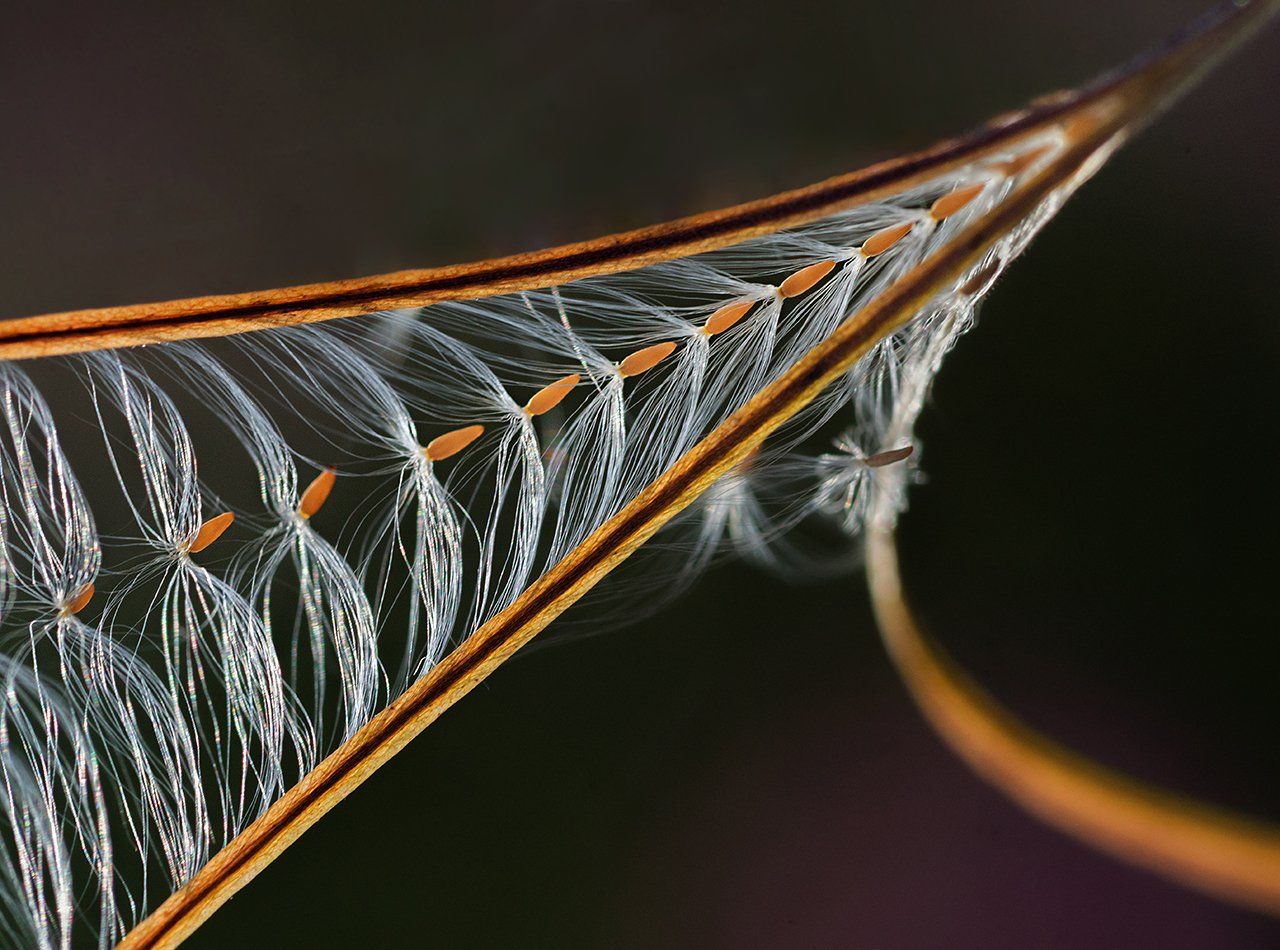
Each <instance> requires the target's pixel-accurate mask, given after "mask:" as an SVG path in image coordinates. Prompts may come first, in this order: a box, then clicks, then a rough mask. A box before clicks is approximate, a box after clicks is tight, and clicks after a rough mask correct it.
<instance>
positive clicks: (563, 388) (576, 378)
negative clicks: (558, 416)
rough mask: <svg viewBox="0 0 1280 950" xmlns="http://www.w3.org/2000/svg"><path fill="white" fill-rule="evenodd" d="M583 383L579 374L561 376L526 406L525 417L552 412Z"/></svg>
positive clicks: (534, 396) (535, 394)
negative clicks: (574, 388)
mask: <svg viewBox="0 0 1280 950" xmlns="http://www.w3.org/2000/svg"><path fill="white" fill-rule="evenodd" d="M581 381H582V377H581V376H580V375H579V374H577V373H570V374H569V375H568V376H561V377H560V378H559V379H557V380H556V381H555V382H554V383H551V384H550V385H547V386H543V387H542V388H541V389H539V390H538V391H537V392H536V393H534V394H533V398H531V399H530V400H529V401H528V402H526V403H525V404H524V411H525V415H528V416H540V415H542V414H543V413H544V412H550V411H551V410H552V409H554V408H555V407H556V406H558V405H560V403H561V402H563V401H564V397H565V396H567V395H569V393H571V392H573V387H574V386H577V385H578V383H580V382H581Z"/></svg>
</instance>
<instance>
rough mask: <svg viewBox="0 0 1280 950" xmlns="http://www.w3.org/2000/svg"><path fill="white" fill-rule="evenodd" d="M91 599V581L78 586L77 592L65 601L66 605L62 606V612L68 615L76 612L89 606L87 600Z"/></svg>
mask: <svg viewBox="0 0 1280 950" xmlns="http://www.w3.org/2000/svg"><path fill="white" fill-rule="evenodd" d="M91 600H93V582H92V581H90V582H89V583H88V584H85V585H84V586H83V587H81V588H80V591H79V593H77V594H76V595H75V596H74V597H72V598H71V600H69V601H68V602H67V605H66V606H65V607H63V608H62V612H63V614H65V615H66V616H68V617H69V616H71V615H73V614H78V613H79V612H80V611H82V610H84V609H85V608H86V607H88V606H89V601H91Z"/></svg>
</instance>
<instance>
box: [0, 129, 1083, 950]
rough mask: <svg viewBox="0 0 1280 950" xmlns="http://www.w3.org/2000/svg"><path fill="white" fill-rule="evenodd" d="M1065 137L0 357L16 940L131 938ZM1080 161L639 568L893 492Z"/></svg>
mask: <svg viewBox="0 0 1280 950" xmlns="http://www.w3.org/2000/svg"><path fill="white" fill-rule="evenodd" d="M1060 148H1061V140H1060V138H1059V137H1058V136H1056V135H1046V136H1041V137H1038V138H1031V139H1028V140H1025V141H1023V142H1021V143H1019V144H1018V146H1017V151H1016V152H1010V153H998V154H991V155H988V156H986V157H984V158H982V159H980V160H975V161H974V163H973V164H971V165H970V166H968V167H963V168H961V169H959V170H956V171H950V172H947V173H946V174H943V175H940V176H938V177H937V178H936V179H934V180H931V181H928V182H926V183H924V184H920V185H915V186H913V187H911V188H909V189H907V190H905V191H904V192H902V193H901V194H898V195H895V196H893V197H889V198H884V199H882V200H878V201H875V202H872V203H868V204H864V205H862V206H860V207H856V208H853V209H851V210H847V211H843V212H840V213H838V214H834V215H832V216H830V217H828V218H825V219H823V220H819V221H817V222H815V223H812V224H808V225H804V226H801V227H798V228H795V229H793V230H790V231H784V232H780V233H777V234H773V235H770V236H766V237H761V238H754V239H751V240H747V241H744V242H742V243H740V244H737V245H735V246H732V247H729V248H727V249H723V250H718V251H713V252H710V253H706V254H702V255H698V256H695V257H690V258H685V259H681V260H676V261H673V262H670V263H661V264H655V265H652V266H648V267H644V268H642V269H639V270H633V271H630V272H625V273H621V274H616V275H611V276H600V277H589V278H585V279H582V280H579V281H575V282H570V283H567V284H564V285H561V286H556V287H548V288H546V289H543V290H537V291H527V292H518V293H511V294H506V295H500V296H496V297H490V298H486V299H480V300H473V301H465V302H449V303H441V304H436V305H433V306H431V307H429V308H426V309H418V310H410V311H396V312H390V313H383V314H376V315H372V316H363V317H352V318H347V319H340V320H334V321H330V322H326V323H320V324H315V325H310V326H300V327H279V328H272V329H263V330H258V331H254V332H251V333H245V334H242V335H239V336H234V337H229V338H226V339H221V340H213V341H204V342H185V343H174V344H165V345H161V346H155V347H148V348H140V349H136V350H123V351H111V352H104V353H97V354H91V355H85V356H67V357H51V358H46V359H43V360H38V361H34V362H32V363H30V364H25V365H19V364H16V363H3V364H0V387H2V396H3V413H4V424H3V427H0V490H2V491H3V503H4V504H3V508H2V509H0V610H2V612H3V636H4V648H3V650H2V651H0V675H3V677H4V682H5V693H4V701H3V705H2V706H0V782H2V785H0V928H3V930H2V931H0V939H3V941H4V942H6V943H12V944H15V945H22V946H33V947H42V948H44V947H49V948H52V947H67V946H70V945H71V943H72V942H73V940H74V941H76V942H77V943H78V942H86V943H94V942H96V943H97V944H98V945H99V946H104V947H105V946H109V945H111V944H113V943H114V942H116V941H118V940H119V939H121V937H122V936H123V935H124V934H125V933H126V932H127V931H128V930H129V929H130V928H131V927H132V926H133V925H134V924H136V923H137V922H138V921H139V920H140V919H141V918H142V917H144V916H145V915H146V914H147V913H148V912H149V911H151V910H153V909H154V908H155V907H156V905H157V904H158V903H159V902H160V901H162V900H163V899H164V898H165V897H166V896H168V895H169V894H170V893H171V892H173V891H174V890H175V889H177V888H178V887H180V886H181V885H182V884H183V883H184V882H186V881H188V880H189V879H190V878H191V877H192V875H194V874H195V873H196V872H197V871H198V870H199V868H200V867H202V866H203V865H204V864H205V863H206V862H207V861H208V860H209V859H210V857H211V856H212V855H213V854H214V853H215V852H216V851H217V850H218V849H220V848H221V847H222V846H223V845H225V844H226V843H227V842H228V841H229V840H230V839H231V838H233V837H234V836H235V835H236V834H237V833H238V832H240V831H242V830H243V829H244V828H245V827H246V826H247V825H249V824H250V823H251V822H253V821H254V820H255V819H256V818H258V817H259V816H261V815H262V814H263V813H264V812H265V811H266V809H267V808H268V807H270V806H271V804H272V803H273V802H274V801H276V800H278V799H279V798H280V796H281V795H282V794H284V793H285V791H286V790H288V789H289V788H290V787H291V786H292V785H294V784H295V783H296V782H297V781H298V780H299V778H300V777H302V776H303V775H305V774H306V773H307V772H308V771H310V770H311V769H312V768H314V767H315V766H316V764H317V763H318V762H319V761H320V760H321V759H322V758H323V757H324V756H325V755H326V754H328V753H329V752H331V751H333V750H334V749H335V748H336V747H337V746H338V745H339V744H341V743H342V742H343V740H344V739H347V738H348V737H350V736H351V735H352V734H353V733H354V732H356V730H358V729H359V728H360V727H361V726H362V725H364V724H365V723H367V722H368V721H369V720H370V719H371V718H372V717H373V716H374V715H375V714H377V713H378V712H379V711H380V710H381V709H383V708H384V707H386V705H387V704H388V703H389V702H391V701H392V700H394V699H395V698H396V697H397V696H399V695H400V694H402V693H403V692H404V691H405V690H406V689H407V688H408V687H409V686H410V685H411V684H412V683H414V682H415V681H417V680H418V679H419V678H420V677H421V676H422V675H423V674H424V673H425V672H426V671H428V670H430V669H431V668H433V667H434V666H435V665H436V664H438V663H439V662H440V661H441V659H442V658H443V657H445V656H446V655H447V654H448V652H449V651H450V649H451V648H453V647H454V646H455V645H456V644H458V643H459V642H460V641H461V640H462V639H463V638H464V637H465V636H466V635H467V634H468V633H470V632H471V631H472V630H474V629H476V628H477V627H478V626H480V625H481V624H483V623H484V622H485V621H487V620H489V619H490V618H492V617H494V616H495V615H496V614H498V613H499V612H500V611H502V610H503V609H504V608H506V607H508V606H510V605H511V604H512V603H513V602H515V601H516V599H517V598H518V597H519V596H520V595H521V593H522V592H523V591H525V590H526V589H527V588H528V586H529V585H530V584H531V583H532V582H533V581H535V580H536V579H537V578H538V577H540V576H541V575H543V574H544V573H545V572H546V571H547V570H548V569H549V568H551V567H552V566H553V565H555V564H556V563H557V562H559V561H560V560H561V559H562V558H564V557H565V556H566V555H567V554H569V552H571V551H572V550H573V549H574V548H575V547H576V546H577V545H579V544H581V542H582V541H583V540H584V539H585V538H587V537H588V536H589V535H590V534H591V533H592V532H593V531H594V530H595V529H596V528H598V527H599V526H600V525H601V524H603V523H604V522H605V521H606V520H607V519H608V518H610V517H611V516H612V515H614V514H615V513H617V512H618V511H619V510H620V509H621V508H623V506H624V505H626V504H627V503H628V502H629V501H631V500H632V499H634V498H635V497H636V496H637V495H638V494H639V493H640V492H641V491H643V490H644V489H645V488H646V487H647V486H649V485H650V484H652V483H653V482H654V481H655V479H657V478H658V477H659V476H660V475H662V474H663V473H664V472H665V471H667V470H668V469H669V468H670V467H671V466H672V465H673V463H675V462H676V461H677V460H678V459H679V458H680V457H681V456H682V455H684V453H686V452H687V451H689V450H690V449H691V448H692V447H693V446H694V445H695V444H696V443H697V442H698V441H699V440H700V439H702V438H703V437H704V436H706V435H707V433H708V432H710V431H711V430H712V429H713V428H715V427H716V426H717V425H719V424H720V423H721V422H723V421H724V420H725V419H726V418H727V417H728V416H729V415H730V414H732V413H733V412H734V411H735V410H737V409H739V408H740V407H742V406H743V405H744V404H745V403H746V402H747V401H748V400H749V399H750V398H751V397H752V396H754V395H755V394H756V393H758V392H759V391H760V390H761V389H762V388H764V387H765V386H766V385H768V384H769V383H770V382H772V381H774V380H776V379H778V378H779V377H780V376H781V375H782V374H783V373H785V372H786V371H787V370H788V369H789V368H790V367H792V366H793V365H794V364H795V363H796V362H797V361H798V360H799V359H801V358H802V357H803V356H804V355H805V354H806V353H808V352H809V351H810V350H812V349H813V348H814V346H816V345H817V344H819V343H821V342H822V341H823V340H825V339H826V338H827V337H828V336H829V335H830V334H831V333H832V332H833V331H834V330H835V329H836V328H837V327H838V326H839V325H840V324H841V323H842V322H844V321H845V320H846V319H847V318H849V316H850V315H852V314H856V313H857V312H858V311H859V310H860V309H861V308H863V307H865V306H866V305H867V304H868V302H869V301H871V300H873V299H874V298H875V297H876V296H877V295H878V294H880V293H881V292H883V291H884V290H885V289H886V288H887V287H889V286H890V285H891V284H893V283H894V282H895V281H896V280H898V279H899V278H901V277H902V276H903V275H904V274H906V273H908V272H909V271H910V270H911V269H912V268H915V267H916V266H917V265H919V264H920V262H921V261H924V260H926V259H927V258H928V257H929V256H930V255H931V254H933V253H934V252H935V251H936V250H937V249H938V248H940V247H942V246H943V245H945V244H946V243H947V241H948V240H949V239H950V238H951V237H952V236H954V235H955V234H957V233H959V231H960V230H961V229H963V228H964V227H965V226H966V224H968V223H972V222H973V221H975V220H977V219H978V218H979V217H980V216H982V215H984V214H985V213H987V212H988V211H990V210H991V209H992V208H994V207H996V206H998V205H999V204H1000V202H1002V201H1003V200H1004V199H1005V198H1006V197H1007V196H1008V195H1009V193H1010V191H1011V189H1013V188H1014V187H1015V185H1016V184H1017V182H1018V180H1019V179H1021V178H1023V177H1025V176H1031V175H1034V174H1035V173H1036V171H1037V170H1038V169H1040V168H1042V167H1043V166H1044V164H1045V163H1047V162H1050V161H1052V160H1053V159H1054V157H1055V155H1056V154H1058V151H1059V149H1060ZM1026 156H1033V160H1031V161H1027V162H1018V161H1014V162H1010V161H1009V160H1010V159H1018V158H1020V157H1026ZM1011 167H1012V168H1016V170H1015V171H1012V172H1010V171H1009V168H1011ZM1078 183H1079V180H1078V179H1075V180H1073V181H1072V182H1071V183H1069V184H1068V185H1064V186H1063V191H1062V192H1059V193H1055V195H1054V196H1053V197H1052V198H1051V199H1050V200H1049V201H1047V202H1046V203H1045V204H1044V205H1042V206H1041V208H1040V209H1039V210H1038V211H1037V212H1036V213H1035V214H1034V215H1033V216H1031V217H1030V218H1029V219H1028V220H1026V221H1025V222H1023V224H1022V225H1021V226H1020V227H1019V228H1017V229H1016V230H1014V231H1013V232H1011V233H1009V234H1007V235H1006V236H1005V237H1003V238H1002V239H1001V240H1000V241H999V242H998V243H997V245H996V246H995V247H994V248H992V250H991V251H990V252H989V253H988V254H987V255H986V256H985V257H984V258H983V260H982V261H981V262H979V263H978V264H977V265H975V266H974V267H973V268H972V269H971V271H970V272H969V273H968V274H966V275H965V277H964V279H963V280H961V281H959V282H958V283H957V284H956V285H955V286H954V287H953V288H952V289H951V290H949V291H947V292H946V293H944V294H942V295H941V296H940V297H938V298H937V299H935V300H934V301H933V302H932V303H930V304H929V305H928V306H927V307H926V308H925V309H924V310H923V311H922V312H920V313H919V314H918V315H917V316H916V317H915V319H914V320H912V321H911V322H910V323H909V324H907V325H906V326H905V327H904V328H903V329H901V330H900V331H898V332H896V333H894V334H892V335H891V336H890V337H888V338H886V339H885V340H883V341H882V342H881V343H879V344H878V345H877V347H876V348H875V349H874V350H873V351H872V352H871V353H870V354H869V355H868V356H867V357H865V358H864V359H863V360H861V361H860V362H858V363H857V364H856V365H855V366H854V367H853V368H852V369H850V370H849V372H848V373H847V375H846V376H845V377H844V379H843V380H842V381H841V382H840V383H839V384H838V385H836V386H833V387H831V388H830V389H829V390H828V391H827V392H825V393H824V394H823V395H822V396H821V397H820V398H819V399H817V400H816V401H815V402H814V403H812V404H811V405H810V406H809V407H808V408H807V409H805V410H804V411H803V412H801V413H800V414H799V415H798V416H797V417H795V418H794V419H792V420H791V421H790V422H789V423H788V424H786V425H785V426H783V427H782V428H781V429H780V430H779V431H778V432H776V433H775V434H774V435H773V437H772V438H771V439H770V440H769V441H768V442H767V443H766V445H765V446H764V447H763V449H762V450H761V451H760V452H759V453H758V454H757V455H755V456H754V457H753V458H752V459H750V460H749V461H748V462H746V463H744V464H743V465H741V466H739V467H738V468H737V469H735V470H733V471H731V472H730V473H728V474H727V475H726V476H724V477H723V478H722V479H721V480H720V481H719V482H718V483H717V484H716V485H714V486H713V487H712V488H711V489H710V490H709V491H708V492H707V493H706V494H704V495H703V496H702V497H701V498H700V499H699V500H698V501H697V502H696V503H695V504H693V505H692V506H691V507H690V508H688V509H687V510H686V511H685V512H684V513H683V514H682V515H681V516H679V517H678V518H677V519H675V521H673V522H672V524H671V525H669V526H668V528H667V529H665V530H664V531H663V533H662V534H660V535H659V537H658V539H657V543H656V544H655V545H654V546H653V551H654V552H655V553H654V554H653V555H652V556H655V557H656V556H660V557H662V558H664V559H665V563H664V564H663V566H662V567H661V569H660V571H655V572H653V573H652V574H650V575H649V577H650V580H649V581H646V580H644V579H641V580H639V581H638V583H640V584H645V583H650V584H652V586H654V587H657V586H661V587H662V588H663V589H664V592H665V593H666V594H667V595H670V594H671V592H672V591H674V590H676V589H678V588H679V587H680V585H681V584H683V583H687V582H688V581H689V580H690V579H692V578H693V577H694V576H695V575H696V574H697V573H698V572H699V571H701V570H702V569H703V568H705V567H706V566H707V565H708V564H709V563H710V562H711V561H712V560H714V559H715V557H716V556H717V555H719V554H720V553H722V552H736V553H737V554H738V555H741V556H745V557H747V558H749V559H751V560H753V561H755V562H758V563H760V564H764V565H770V566H774V567H780V568H783V569H787V568H788V567H790V568H791V569H794V570H799V569H803V570H810V569H811V568H812V566H813V564H814V563H815V562H813V561H811V560H807V558H808V557H809V556H808V555H806V554H804V553H803V552H802V551H801V549H800V547H799V546H798V545H793V544H792V543H791V541H790V539H789V533H790V532H791V531H792V529H794V528H796V527H797V526H798V525H800V524H801V523H802V522H809V521H811V520H813V519H815V518H826V519H829V520H831V519H834V520H835V521H836V522H838V523H839V524H840V525H842V526H843V528H844V529H845V530H847V531H849V532H851V533H857V532H858V530H859V529H860V528H861V526H862V525H863V524H864V523H865V521H866V519H867V517H868V516H869V514H870V513H871V512H872V511H873V510H874V511H875V512H881V513H883V514H882V515H881V516H884V517H892V513H893V512H896V511H897V510H899V509H900V508H901V506H902V504H903V503H904V495H903V486H904V485H905V484H906V482H907V481H908V480H909V475H910V473H911V472H912V471H913V469H914V465H915V464H916V456H914V455H912V456H911V457H910V458H908V457H907V453H906V451H905V447H907V446H911V445H912V443H913V435H912V425H913V422H914V420H915V417H916V415H917V414H918V413H919V411H920V408H921V407H922V405H923V403H924V400H925V397H926V395H927V391H928V386H929V382H930V380H931V379H932V378H933V375H934V374H935V373H936V372H937V369H938V367H939V365H940V362H941V360H942V357H943V356H944V355H945V353H946V352H947V350H948V349H949V348H950V347H951V346H952V345H953V344H954V343H955V341H956V339H957V338H958V336H959V335H960V334H961V333H963V332H964V330H965V329H967V328H968V327H969V326H970V325H971V324H972V322H973V308H974V306H975V305H976V303H977V301H978V299H979V298H980V297H981V296H982V294H983V293H985V291H986V290H987V288H988V287H989V286H990V284H991V282H992V281H993V280H994V279H995V277H996V276H997V275H998V273H999V271H1000V270H1001V268H1003V267H1004V265H1005V264H1006V263H1007V262H1008V261H1009V260H1010V259H1012V258H1013V257H1014V256H1016V255H1017V254H1018V253H1019V252H1020V251H1021V249H1022V247H1023V246H1024V245H1025V243H1026V241H1027V240H1028V239H1029V238H1030V237H1031V235H1032V234H1033V233H1034V231H1035V230H1036V228H1037V227H1038V226H1039V225H1040V224H1042V223H1043V221H1044V220H1045V219H1047V217H1048V216H1049V215H1050V214H1052V212H1053V211H1054V210H1055V209H1056V207H1057V204H1058V202H1059V201H1060V200H1061V198H1062V197H1063V194H1064V193H1065V190H1067V189H1069V188H1070V187H1074V186H1075V185H1076V184H1078ZM844 422H850V423H851V427H850V428H849V429H848V430H847V431H846V432H845V433H844V434H843V435H841V434H839V432H838V429H839V427H840V424H842V423H844ZM833 444H834V446H835V447H834V449H830V450H828V449H829V448H830V447H831V446H832V445H833ZM77 472H79V473H81V474H80V475H77ZM104 473H109V475H107V476H106V477H104ZM881 489H883V493H884V494H885V497H886V498H887V499H888V500H887V501H885V502H883V503H877V504H874V505H873V503H872V498H873V496H874V493H875V492H876V491H878V490H881ZM326 498H327V499H328V500H327V501H326ZM322 506H323V507H322ZM655 578H656V579H657V580H656V581H655V580H653V579H655Z"/></svg>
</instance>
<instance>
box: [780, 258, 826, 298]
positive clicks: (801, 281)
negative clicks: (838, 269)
mask: <svg viewBox="0 0 1280 950" xmlns="http://www.w3.org/2000/svg"><path fill="white" fill-rule="evenodd" d="M835 266H836V262H835V261H819V262H818V263H817V264H810V265H809V266H808V267H802V268H800V269H799V270H798V271H796V272H795V273H794V274H792V275H791V276H790V277H788V278H787V279H786V280H784V281H783V282H782V286H780V287H779V288H778V293H780V294H782V296H784V297H799V296H800V295H801V294H802V293H804V292H805V291H806V290H810V289H811V288H812V287H813V285H814V284H816V283H817V282H818V281H820V280H822V278H824V277H826V276H827V275H828V274H830V273H831V271H832V270H834V269H835Z"/></svg>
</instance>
